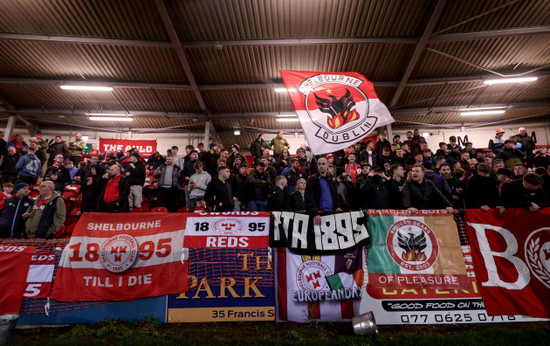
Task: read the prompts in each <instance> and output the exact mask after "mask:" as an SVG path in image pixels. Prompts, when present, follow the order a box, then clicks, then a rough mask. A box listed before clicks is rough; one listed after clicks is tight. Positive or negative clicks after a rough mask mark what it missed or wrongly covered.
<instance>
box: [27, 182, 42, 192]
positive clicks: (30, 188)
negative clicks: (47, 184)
mask: <svg viewBox="0 0 550 346" xmlns="http://www.w3.org/2000/svg"><path fill="white" fill-rule="evenodd" d="M38 186H40V185H39V184H33V185H31V186H29V190H31V191H36V192H38Z"/></svg>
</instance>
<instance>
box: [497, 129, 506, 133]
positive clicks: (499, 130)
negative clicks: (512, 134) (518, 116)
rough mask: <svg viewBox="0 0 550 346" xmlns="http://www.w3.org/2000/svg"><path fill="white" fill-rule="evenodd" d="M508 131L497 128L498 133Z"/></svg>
mask: <svg viewBox="0 0 550 346" xmlns="http://www.w3.org/2000/svg"><path fill="white" fill-rule="evenodd" d="M505 132H506V131H504V130H503V129H497V133H505Z"/></svg>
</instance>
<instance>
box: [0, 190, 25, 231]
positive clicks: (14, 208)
mask: <svg viewBox="0 0 550 346" xmlns="http://www.w3.org/2000/svg"><path fill="white" fill-rule="evenodd" d="M29 192H30V191H29V185H28V184H26V183H18V184H16V185H15V187H14V189H13V196H12V197H10V198H6V199H4V200H1V201H0V238H20V237H21V236H22V233H23V231H24V230H25V221H24V220H23V214H24V213H25V211H27V209H28V208H29V206H30V205H31V204H32V200H31V199H30V198H29Z"/></svg>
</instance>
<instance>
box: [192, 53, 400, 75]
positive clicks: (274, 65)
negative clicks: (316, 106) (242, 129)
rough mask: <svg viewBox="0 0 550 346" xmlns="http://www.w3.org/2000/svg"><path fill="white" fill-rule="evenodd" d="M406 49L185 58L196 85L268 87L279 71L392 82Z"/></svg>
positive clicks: (226, 54) (244, 54) (204, 55)
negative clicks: (358, 76) (347, 73)
mask: <svg viewBox="0 0 550 346" xmlns="http://www.w3.org/2000/svg"><path fill="white" fill-rule="evenodd" d="M409 53H410V47H409V46H407V45H397V44H396V45H384V44H345V45H344V44H342V45H318V46H303V47H297V46H263V47H223V48H222V49H217V48H198V49H192V50H190V51H189V57H190V61H191V63H192V65H193V66H194V71H195V72H196V76H197V80H198V83H199V84H228V83H272V82H275V81H280V80H281V75H280V73H279V71H280V70H301V71H356V72H359V73H362V74H364V75H365V76H366V77H367V78H368V79H370V80H395V79H398V78H399V75H400V72H401V67H402V66H403V64H405V63H406V59H407V57H408V54H409Z"/></svg>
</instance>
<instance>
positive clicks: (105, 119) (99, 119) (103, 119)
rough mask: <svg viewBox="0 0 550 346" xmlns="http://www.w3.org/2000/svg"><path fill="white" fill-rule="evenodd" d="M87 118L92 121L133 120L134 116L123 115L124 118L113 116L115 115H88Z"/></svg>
mask: <svg viewBox="0 0 550 346" xmlns="http://www.w3.org/2000/svg"><path fill="white" fill-rule="evenodd" d="M88 119H90V120H93V121H133V120H134V118H130V117H124V118H115V117H89V118H88Z"/></svg>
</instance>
